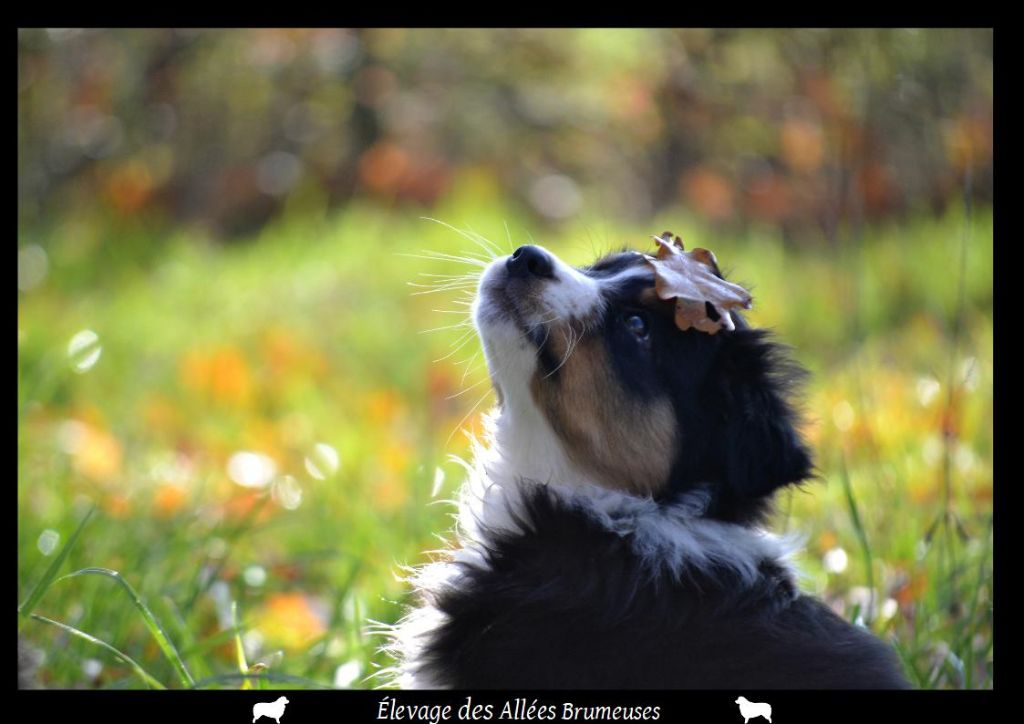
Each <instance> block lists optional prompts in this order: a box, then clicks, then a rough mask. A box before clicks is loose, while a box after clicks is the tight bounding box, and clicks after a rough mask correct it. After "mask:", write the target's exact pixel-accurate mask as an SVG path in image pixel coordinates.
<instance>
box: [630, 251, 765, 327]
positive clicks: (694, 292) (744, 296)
mask: <svg viewBox="0 0 1024 724" xmlns="http://www.w3.org/2000/svg"><path fill="white" fill-rule="evenodd" d="M654 240H655V241H656V242H658V254H657V256H654V257H652V256H648V257H647V262H648V263H649V264H650V265H651V266H652V267H654V289H655V291H656V292H657V294H658V297H659V298H660V299H666V300H668V299H675V301H676V326H677V327H679V329H681V330H684V331H685V330H687V329H690V327H694V328H696V329H697V330H699V331H701V332H706V333H707V334H715V333H716V332H718V330H720V329H721V328H722V327H725V328H726V329H733V328H734V327H735V325H734V324H733V321H732V316H731V315H730V314H729V311H730V310H731V309H732V308H733V307H742V308H743V309H750V303H751V296H750V292H748V291H747V290H746V289H744V288H743V287H741V286H739V285H738V284H733V283H732V282H727V281H726V280H725V279H722V276H721V274H720V273H719V271H718V262H717V260H716V259H715V255H714V254H712V253H711V252H710V251H708V250H707V249H694V250H693V251H684V250H683V242H682V240H681V239H680V238H679V237H678V236H674V235H673V234H672V232H670V231H666V232H664V233H663V234H662V235H661V236H655V237H654Z"/></svg>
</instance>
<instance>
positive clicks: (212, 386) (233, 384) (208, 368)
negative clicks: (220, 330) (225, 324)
mask: <svg viewBox="0 0 1024 724" xmlns="http://www.w3.org/2000/svg"><path fill="white" fill-rule="evenodd" d="M179 378H180V380H181V383H182V385H184V386H185V387H187V388H189V389H192V390H195V391H196V392H199V393H200V394H204V395H208V396H209V397H210V398H211V399H212V400H213V401H214V402H219V403H222V404H226V405H233V406H238V407H244V406H246V405H247V404H248V403H249V402H250V400H251V399H252V394H253V384H252V375H251V373H250V371H249V366H248V364H246V361H245V358H244V357H243V356H242V354H241V352H239V351H238V350H237V349H235V348H234V347H220V348H217V349H215V350H213V351H211V352H202V351H192V352H189V353H187V354H186V355H185V357H184V358H183V359H182V360H181V365H180V368H179Z"/></svg>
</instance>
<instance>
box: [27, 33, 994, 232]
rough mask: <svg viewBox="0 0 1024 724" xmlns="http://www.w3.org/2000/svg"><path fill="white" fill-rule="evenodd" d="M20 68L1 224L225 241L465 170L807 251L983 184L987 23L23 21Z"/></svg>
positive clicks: (500, 183)
mask: <svg viewBox="0 0 1024 724" xmlns="http://www.w3.org/2000/svg"><path fill="white" fill-rule="evenodd" d="M18 59H19V69H18V82H19V94H18V96H19V114H18V118H19V121H18V138H19V149H20V152H19V160H18V169H19V174H18V177H19V196H18V198H19V212H20V216H21V219H22V220H23V221H45V220H47V219H52V218H53V216H54V212H55V211H60V213H61V214H62V215H66V214H67V213H68V212H72V211H76V210H90V211H95V210H97V209H102V210H105V211H106V212H107V213H109V214H111V215H113V216H115V217H126V216H127V217H136V216H144V217H146V218H147V220H148V221H149V223H150V224H152V225H153V228H171V227H173V226H174V225H175V224H179V223H181V222H198V223H201V224H203V225H204V226H205V227H207V228H208V229H209V230H212V231H213V232H215V233H217V234H219V235H228V236H231V235H236V234H246V233H248V232H251V231H253V230H255V229H257V228H259V227H260V226H261V225H263V224H264V223H266V222H267V221H268V220H269V219H271V218H273V217H274V216H275V215H277V214H279V213H281V212H282V210H284V209H286V208H288V207H289V206H291V207H293V208H299V209H303V210H306V211H323V210H324V209H328V208H333V207H336V206H338V205H340V204H343V203H344V202H346V201H348V200H350V199H352V198H353V197H362V196H366V197H374V198H379V199H390V200H398V201H401V202H407V203H410V204H415V205H420V206H423V207H431V206H433V205H434V204H435V203H436V202H437V201H438V199H439V198H440V197H442V196H443V195H444V194H445V193H446V191H448V190H449V189H450V188H451V186H452V185H453V184H457V183H459V181H460V180H462V181H464V182H465V183H471V184H474V185H478V186H481V187H484V188H490V189H492V190H493V193H494V194H495V195H499V196H501V197H503V198H508V199H515V200H516V201H517V202H519V203H520V204H521V205H522V206H523V207H524V209H526V210H528V212H529V213H532V214H534V215H535V217H536V220H537V222H538V223H540V222H544V223H557V222H559V221H563V220H567V219H572V218H573V217H575V216H577V215H578V214H579V213H581V212H584V211H586V210H588V209H590V210H596V209H600V210H602V212H603V213H605V214H615V215H621V216H624V217H625V218H628V219H632V220H637V221H638V220H644V219H647V218H649V217H650V216H651V214H653V213H656V212H658V211H660V210H662V209H664V208H666V207H667V206H671V205H672V204H674V203H677V202H680V201H682V202H685V203H686V204H687V205H688V206H689V207H690V208H692V209H693V210H694V211H695V212H697V213H699V214H701V215H702V216H703V217H705V218H706V219H708V220H709V221H712V222H715V223H716V224H718V225H719V227H728V228H729V229H730V230H737V229H738V228H741V227H743V226H745V225H747V224H750V223H767V224H771V225H776V226H780V227H781V228H783V229H785V230H786V231H787V233H789V234H792V235H796V236H799V237H801V238H809V239H812V240H813V239H816V238H821V231H822V230H823V229H824V230H825V231H826V232H827V233H831V232H832V230H833V227H834V224H835V222H836V220H837V219H839V218H842V217H844V216H845V215H847V214H850V213H853V214H856V215H857V216H859V217H864V218H867V219H868V220H875V219H883V218H890V217H893V216H896V217H902V216H904V215H906V214H907V213H908V212H915V211H921V210H928V209H930V210H937V211H938V210H942V209H944V208H946V207H947V206H948V204H949V203H950V201H951V200H956V199H957V198H958V195H957V194H958V190H959V189H960V187H961V179H962V178H963V176H964V175H965V174H966V173H967V172H968V171H970V172H971V173H972V175H973V177H974V182H973V184H972V193H973V194H974V195H975V196H976V197H977V198H978V199H990V198H991V193H992V181H991V169H992V32H991V31H989V30H956V29H948V30H942V29H926V30H910V29H908V30H898V29H888V30H853V29H840V30H765V29H758V30H698V29H693V30H608V29H592V30H557V29H549V30H543V29H532V30H440V29H438V30H401V29H391V30H331V29H315V30H298V29H292V30H274V29H255V30H232V31H223V30H210V31H203V30H91V31H64V30H61V31H42V30H23V31H21V32H20V33H19V53H18Z"/></svg>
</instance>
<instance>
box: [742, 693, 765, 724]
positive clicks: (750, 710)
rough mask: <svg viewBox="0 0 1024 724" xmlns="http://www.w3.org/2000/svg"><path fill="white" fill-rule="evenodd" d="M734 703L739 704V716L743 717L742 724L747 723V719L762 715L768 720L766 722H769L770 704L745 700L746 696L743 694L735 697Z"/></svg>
mask: <svg viewBox="0 0 1024 724" xmlns="http://www.w3.org/2000/svg"><path fill="white" fill-rule="evenodd" d="M736 703H737V704H739V705H740V716H742V717H743V724H747V722H748V721H750V720H751V719H756V718H757V717H759V716H763V717H764V718H765V719H767V720H768V724H771V722H772V707H771V704H759V703H758V702H756V701H747V699H746V697H743V696H741V697H739V698H738V699H736Z"/></svg>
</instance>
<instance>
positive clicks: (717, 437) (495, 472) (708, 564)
mask: <svg viewBox="0 0 1024 724" xmlns="http://www.w3.org/2000/svg"><path fill="white" fill-rule="evenodd" d="M649 260H650V259H649V258H648V257H645V255H643V254H640V253H636V252H628V251H627V252H622V253H616V254H612V255H610V256H607V257H605V258H602V259H600V260H598V261H597V262H596V263H594V264H593V265H591V266H589V267H584V268H579V269H577V268H573V267H571V266H569V265H567V264H565V263H564V262H562V261H560V260H559V259H557V258H556V257H555V256H554V255H553V254H551V253H550V252H548V251H546V250H545V249H543V248H541V247H539V246H523V247H520V248H519V249H518V250H516V252H515V253H514V254H512V255H511V256H508V257H502V258H499V259H496V260H494V261H493V262H492V263H491V264H490V265H489V266H488V268H487V269H486V271H485V272H484V273H483V275H482V277H481V279H480V282H479V289H478V294H477V297H476V300H475V302H474V305H473V320H474V323H475V325H476V328H477V330H478V331H479V334H480V338H481V340H482V342H483V349H484V352H485V354H486V358H487V364H488V367H489V370H490V374H491V379H492V382H493V385H494V389H495V391H496V393H497V398H498V407H497V410H496V411H495V412H494V413H493V415H492V417H491V420H490V427H489V431H488V436H487V440H486V441H485V443H483V444H478V445H477V447H476V449H475V451H474V453H475V455H474V461H473V463H472V464H468V465H467V469H468V471H469V476H468V479H467V481H466V483H465V485H464V488H463V491H462V494H461V502H460V509H459V515H458V524H457V536H458V542H457V544H456V545H455V546H454V547H453V549H452V550H450V551H448V552H447V553H446V554H445V555H444V557H443V559H441V560H438V561H435V562H433V563H430V564H428V565H426V566H424V567H423V568H422V569H420V570H419V571H418V572H417V573H416V574H415V576H414V579H413V584H414V586H415V587H416V589H417V594H418V599H419V601H418V606H417V607H416V608H415V609H414V610H412V611H411V612H410V613H409V614H408V615H407V616H406V617H405V619H404V620H403V621H402V622H400V624H399V625H398V626H397V628H396V629H395V631H394V640H393V643H392V652H393V653H394V655H395V656H396V657H397V658H398V661H399V663H398V665H397V667H396V671H395V673H396V675H397V683H398V684H399V685H400V686H402V687H403V688H452V687H454V688H480V689H490V688H523V689H531V688H581V689H582V688H663V689H670V688H726V689H743V690H757V689H767V688H865V689H866V688H903V687H906V686H907V683H906V681H905V679H904V677H903V675H902V674H901V672H900V667H899V665H898V662H897V660H896V657H895V656H894V654H893V651H892V650H891V649H890V648H889V647H888V646H887V645H885V644H883V643H882V642H881V641H879V640H878V639H877V638H875V637H874V636H872V635H871V634H870V633H869V632H868V631H866V630H865V629H863V628H858V627H856V626H853V625H851V624H849V623H847V622H846V621H844V620H843V619H841V618H840V617H839V616H837V615H836V614H835V613H833V612H832V611H831V610H830V609H829V608H828V607H827V606H825V605H824V604H822V603H821V602H819V601H817V600H815V599H814V598H811V597H809V596H807V595H804V594H803V593H801V592H800V590H799V589H798V587H797V585H796V582H795V577H794V572H793V570H792V568H791V565H790V563H789V561H788V557H789V555H790V553H791V546H790V544H789V543H787V541H785V540H782V539H780V538H777V537H776V536H774V535H772V534H771V533H769V532H766V531H765V530H763V529H762V528H761V524H762V522H763V521H764V519H765V517H766V515H767V513H768V512H769V509H770V501H771V497H772V494H773V493H774V492H775V491H777V490H778V489H780V488H782V487H784V486H787V485H792V484H796V483H799V482H800V481H803V480H805V479H807V478H808V477H809V476H810V475H811V473H812V462H811V455H810V451H809V449H808V447H807V446H806V444H805V443H804V442H803V441H802V440H801V438H800V435H799V433H798V430H797V426H796V415H795V412H794V409H793V407H792V406H791V403H790V401H789V395H790V392H791V389H792V387H793V385H794V384H795V383H796V382H797V381H798V380H799V378H800V376H801V370H800V369H799V368H798V367H797V366H796V365H795V364H793V363H792V362H790V361H788V360H787V359H786V357H785V356H784V354H783V353H782V352H781V350H780V348H779V347H778V346H776V345H775V344H774V343H772V342H771V341H770V339H769V338H768V336H767V335H766V333H764V332H763V331H758V330H754V329H751V328H749V327H748V325H747V324H746V323H745V322H744V320H743V319H742V318H741V317H740V316H739V315H738V314H735V313H731V314H732V322H733V324H731V325H728V326H729V327H733V326H734V327H735V328H734V329H723V330H721V331H719V332H718V333H717V334H708V333H705V332H702V331H698V330H696V329H689V330H687V331H681V330H680V328H679V327H678V326H677V325H676V324H675V322H674V319H673V313H674V306H673V303H672V302H671V301H664V300H662V299H660V298H659V297H658V295H657V294H656V293H655V288H654V286H655V279H654V272H653V271H652V269H651V264H650V263H649ZM715 273H716V274H717V273H718V272H717V268H716V269H715ZM719 276H720V274H719Z"/></svg>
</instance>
